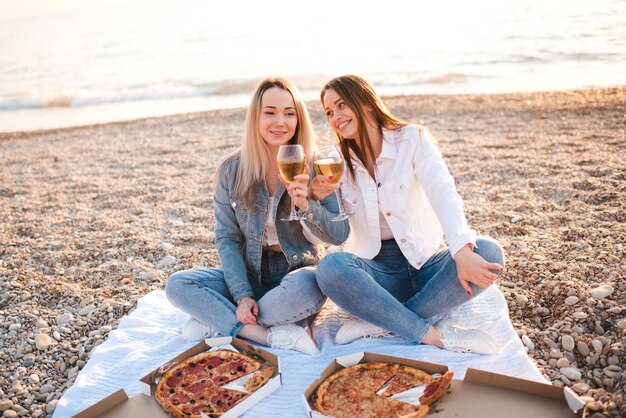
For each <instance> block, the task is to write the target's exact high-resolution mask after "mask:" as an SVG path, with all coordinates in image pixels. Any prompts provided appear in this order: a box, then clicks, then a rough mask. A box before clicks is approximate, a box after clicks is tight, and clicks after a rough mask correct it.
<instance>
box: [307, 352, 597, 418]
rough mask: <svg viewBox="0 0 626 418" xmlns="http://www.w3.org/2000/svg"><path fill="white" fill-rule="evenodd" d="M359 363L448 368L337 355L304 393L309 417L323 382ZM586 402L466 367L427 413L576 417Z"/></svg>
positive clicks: (567, 392)
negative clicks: (313, 400)
mask: <svg viewBox="0 0 626 418" xmlns="http://www.w3.org/2000/svg"><path fill="white" fill-rule="evenodd" d="M360 363H397V364H402V365H405V366H411V367H415V368H418V369H421V370H423V371H425V372H427V373H430V374H434V373H439V374H442V375H443V374H444V373H445V372H447V371H448V367H447V366H444V365H440V364H435V363H427V362H423V361H417V360H410V359H406V358H401V357H393V356H386V355H382V354H375V353H367V352H365V353H363V352H361V353H354V354H349V355H346V356H343V357H338V358H336V359H335V360H334V361H333V362H332V363H330V364H329V365H328V367H326V368H325V369H324V370H323V371H322V373H321V374H320V377H319V378H317V379H316V380H315V381H314V382H313V383H312V384H311V385H310V386H309V387H308V388H307V389H306V391H305V392H304V394H303V402H304V408H305V410H306V411H307V413H308V415H309V416H310V418H322V417H326V416H325V415H323V414H321V413H319V412H317V411H315V410H314V408H313V402H312V397H313V394H314V393H315V391H316V389H317V387H318V386H319V385H320V384H322V382H323V381H324V380H325V379H326V378H328V377H329V376H331V375H332V374H333V373H335V372H338V371H340V370H342V369H344V368H345V367H349V366H353V365H355V364H360ZM584 405H585V403H584V402H583V401H582V400H581V399H580V398H579V397H578V396H577V395H576V394H575V393H574V392H573V391H572V390H571V389H570V388H560V387H557V386H552V385H550V384H547V383H538V382H532V381H529V380H524V379H519V378H515V377H510V376H505V375H501V374H496V373H491V372H486V371H482V370H477V369H472V368H468V369H467V372H466V374H465V379H464V380H452V384H451V385H450V388H449V389H448V390H447V391H446V393H444V395H443V396H442V397H441V398H440V399H439V400H438V401H437V402H435V403H434V404H433V405H431V406H430V410H429V411H428V414H426V416H436V417H437V418H452V417H455V418H458V417H464V418H473V417H480V418H490V417H502V416H504V415H506V416H507V418H518V417H519V418H522V417H524V418H526V417H541V418H557V417H558V418H563V417H576V416H577V413H576V412H577V411H579V410H582V408H583V406H584Z"/></svg>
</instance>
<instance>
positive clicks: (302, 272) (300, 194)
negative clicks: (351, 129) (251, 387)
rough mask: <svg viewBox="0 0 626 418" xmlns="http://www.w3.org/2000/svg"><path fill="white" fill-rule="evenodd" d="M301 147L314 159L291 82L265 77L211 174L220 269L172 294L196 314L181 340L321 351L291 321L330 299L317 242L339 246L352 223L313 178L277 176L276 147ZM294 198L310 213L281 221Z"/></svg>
mask: <svg viewBox="0 0 626 418" xmlns="http://www.w3.org/2000/svg"><path fill="white" fill-rule="evenodd" d="M285 144H300V145H302V146H303V148H304V150H305V154H306V155H307V157H308V160H310V158H311V156H312V155H313V153H314V151H315V145H316V141H315V135H314V133H313V129H312V126H311V121H310V118H309V114H308V112H307V109H306V106H305V104H304V102H303V100H302V98H301V96H300V93H299V92H298V90H297V89H296V88H295V86H294V85H293V84H292V83H291V82H289V81H288V80H285V79H283V78H268V79H265V80H263V81H262V82H261V83H260V84H259V86H258V87H257V89H256V91H255V93H254V96H253V98H252V101H251V103H250V106H249V107H248V112H247V115H246V122H245V135H244V139H243V144H242V146H241V148H239V149H237V150H236V151H234V152H233V153H232V154H230V155H228V156H227V157H226V158H225V159H224V160H223V161H222V162H221V163H220V165H219V167H218V169H217V172H216V176H215V179H216V181H215V196H214V201H215V224H216V226H215V241H216V244H217V250H218V254H219V257H220V261H221V264H222V267H220V268H211V269H196V270H187V271H181V272H178V273H175V274H173V275H172V276H171V277H170V278H169V279H168V281H167V285H166V289H165V291H166V295H167V298H168V299H169V300H170V302H171V303H172V304H174V305H175V306H177V307H178V308H179V309H181V310H182V311H184V312H186V313H187V314H189V315H190V316H191V317H192V319H190V320H189V321H187V323H185V325H184V326H183V330H182V333H183V337H184V338H185V339H187V340H199V339H202V338H204V337H207V336H213V335H218V334H221V335H229V336H240V337H244V338H247V339H250V340H252V341H255V342H257V343H260V344H263V345H267V346H270V347H273V348H280V349H293V350H297V351H300V352H303V353H307V354H317V353H319V349H318V347H317V345H316V343H315V341H314V340H313V339H312V338H311V336H310V334H309V333H308V332H307V331H306V330H305V329H304V328H303V327H301V326H299V325H296V324H295V323H296V322H298V321H301V320H305V319H307V318H308V317H310V316H311V315H314V314H316V313H317V312H318V311H319V310H320V309H321V307H322V305H323V304H324V303H325V301H326V297H325V296H324V295H323V294H322V292H321V291H320V289H319V288H318V286H317V283H316V280H315V273H314V268H313V267H312V266H313V265H315V264H316V263H317V261H318V259H319V258H320V256H321V251H322V248H321V246H320V245H319V244H320V242H327V243H330V244H335V245H337V244H341V243H342V242H343V241H344V240H345V239H346V238H347V236H348V230H349V229H348V228H349V227H348V223H347V221H343V222H332V221H331V218H333V217H334V216H335V215H336V214H337V212H338V207H337V203H336V200H333V198H332V196H330V197H328V198H324V199H321V200H320V201H314V200H311V199H309V198H308V190H307V187H308V181H309V175H308V174H303V175H300V176H296V180H297V181H295V182H294V183H290V184H285V183H283V182H282V181H281V179H280V178H279V175H278V168H277V164H276V158H277V153H278V148H279V147H280V146H281V145H285ZM291 199H293V201H294V203H295V206H296V207H297V209H298V211H300V212H301V213H306V216H305V217H304V219H305V220H301V221H297V222H293V221H292V222H289V221H283V220H281V219H283V218H285V217H286V216H287V215H288V214H289V211H290V205H291Z"/></svg>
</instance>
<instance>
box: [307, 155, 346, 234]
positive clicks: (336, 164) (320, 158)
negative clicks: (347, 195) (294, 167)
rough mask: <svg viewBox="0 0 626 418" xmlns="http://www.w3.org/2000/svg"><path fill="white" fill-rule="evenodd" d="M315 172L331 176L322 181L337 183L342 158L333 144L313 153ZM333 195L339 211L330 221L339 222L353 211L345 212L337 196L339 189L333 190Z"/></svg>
mask: <svg viewBox="0 0 626 418" xmlns="http://www.w3.org/2000/svg"><path fill="white" fill-rule="evenodd" d="M313 165H314V167H315V173H316V174H317V175H318V176H332V177H333V178H332V179H330V180H323V182H324V183H337V182H338V181H339V180H340V179H341V176H342V175H343V158H342V157H341V152H339V150H338V149H337V147H336V146H334V145H327V146H325V147H322V148H320V149H319V150H317V152H316V153H315V162H314V163H313ZM335 197H336V198H337V203H338V204H339V213H338V214H337V216H335V217H334V218H332V219H331V220H332V221H335V222H339V221H343V220H344V219H348V218H349V217H350V216H352V215H353V213H349V212H346V210H345V209H344V207H343V203H341V197H340V196H339V190H335Z"/></svg>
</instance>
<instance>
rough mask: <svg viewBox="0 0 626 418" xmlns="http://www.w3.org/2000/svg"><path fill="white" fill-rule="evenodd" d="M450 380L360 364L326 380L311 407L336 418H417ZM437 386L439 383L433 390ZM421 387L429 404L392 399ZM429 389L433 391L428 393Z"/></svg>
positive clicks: (394, 366)
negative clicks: (398, 394)
mask: <svg viewBox="0 0 626 418" xmlns="http://www.w3.org/2000/svg"><path fill="white" fill-rule="evenodd" d="M448 376H449V378H448ZM444 377H445V380H444ZM450 379H452V372H447V373H446V374H445V375H444V376H443V377H442V378H441V379H433V377H432V376H431V375H430V374H428V373H426V372H424V371H422V370H419V369H416V368H414V367H409V366H403V365H399V364H393V363H362V364H357V365H354V366H350V367H346V368H344V369H342V370H340V371H338V372H336V373H334V374H332V375H331V376H329V377H328V378H326V379H325V380H324V382H322V384H321V385H319V386H318V388H317V390H316V391H315V394H314V396H313V405H314V407H315V409H316V410H317V411H318V412H321V413H322V414H324V415H326V416H332V417H336V418H343V417H360V418H361V417H362V418H369V417H372V418H373V417H381V416H384V417H397V418H400V417H401V418H420V417H423V416H424V415H426V413H427V412H428V405H430V404H432V403H433V402H435V401H436V400H437V399H438V398H439V397H441V395H443V393H444V392H445V391H446V389H447V388H448V386H449V385H450ZM437 382H441V383H440V384H438V385H437V386H436V387H434V386H433V384H434V383H437ZM445 382H447V384H445ZM423 385H427V386H426V389H424V392H425V394H426V392H427V391H428V393H427V394H428V397H427V398H426V399H427V400H428V401H429V403H428V404H426V403H425V402H422V401H421V398H420V405H413V404H410V403H407V402H401V401H398V400H396V399H392V398H391V396H393V395H394V394H396V393H400V392H404V391H405V390H408V389H411V388H414V387H418V386H423ZM431 386H432V387H433V389H431V390H430V391H429V389H428V388H429V387H431ZM442 388H443V390H442ZM378 393H380V395H379V394H378ZM435 396H436V397H435Z"/></svg>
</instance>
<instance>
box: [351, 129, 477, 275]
mask: <svg viewBox="0 0 626 418" xmlns="http://www.w3.org/2000/svg"><path fill="white" fill-rule="evenodd" d="M352 161H353V162H354V164H355V179H352V177H351V176H350V175H349V174H345V175H344V176H343V178H342V181H343V182H344V184H343V186H342V187H341V192H342V196H343V200H344V204H345V205H346V208H347V209H348V208H349V209H350V210H352V211H353V212H355V214H354V216H352V217H351V218H350V227H351V233H350V236H349V238H348V240H347V241H346V245H345V247H344V251H346V252H350V253H353V254H355V255H357V256H359V257H363V258H368V259H372V258H374V257H375V256H376V255H377V254H378V252H379V251H380V245H381V244H380V243H381V238H380V226H379V218H378V205H380V208H381V211H382V213H383V214H384V216H385V219H386V220H387V223H388V224H389V227H390V228H391V231H392V232H393V236H394V238H395V240H396V241H397V243H398V245H399V246H400V249H401V250H402V253H403V254H404V256H405V257H406V259H407V260H408V261H409V263H411V265H413V267H415V268H417V269H419V268H420V267H421V266H423V265H424V263H425V262H426V261H427V260H428V259H429V258H430V257H431V256H432V255H434V254H435V252H436V251H437V250H438V249H439V246H440V244H441V239H442V237H443V234H444V233H445V236H446V239H447V241H448V247H449V248H450V252H451V253H452V254H453V255H454V254H456V252H457V251H459V250H460V249H461V248H462V247H463V246H464V245H465V244H467V243H472V244H473V245H476V233H475V231H473V230H470V228H469V226H468V225H467V221H466V219H465V214H464V213H463V202H462V200H461V196H459V194H458V193H457V191H456V187H455V185H454V179H453V178H452V176H451V175H450V172H449V171H448V167H447V166H446V163H445V162H444V161H443V158H442V156H441V152H440V151H439V149H438V148H437V147H436V146H435V143H434V140H433V139H432V134H431V133H430V132H429V131H428V130H427V129H426V128H423V127H419V126H415V125H409V126H405V127H403V128H401V129H400V130H398V131H391V130H385V129H383V146H382V151H381V153H380V155H379V156H378V158H377V160H376V164H378V166H379V167H381V168H383V171H384V172H385V173H386V175H385V180H384V181H381V182H378V184H377V182H375V181H374V180H373V179H372V178H371V177H370V176H369V174H368V172H367V170H366V169H365V167H364V166H363V165H362V164H361V163H360V162H359V160H358V159H357V158H356V157H353V159H352ZM355 180H356V181H355Z"/></svg>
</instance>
